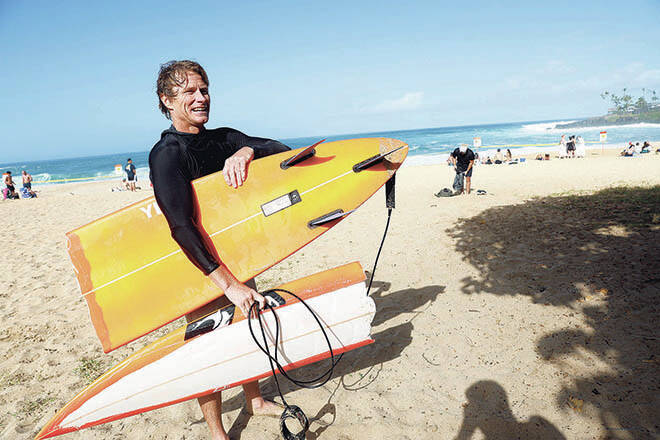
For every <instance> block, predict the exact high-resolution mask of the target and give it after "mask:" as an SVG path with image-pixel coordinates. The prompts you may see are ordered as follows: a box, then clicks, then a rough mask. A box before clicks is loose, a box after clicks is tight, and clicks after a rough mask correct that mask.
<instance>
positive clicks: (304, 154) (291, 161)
mask: <svg viewBox="0 0 660 440" xmlns="http://www.w3.org/2000/svg"><path fill="white" fill-rule="evenodd" d="M321 142H325V139H323V140H320V141H318V142H317V143H315V144H314V145H310V146H309V147H307V148H305V149H304V150H301V151H300V152H298V153H296V154H295V155H294V156H291V157H290V158H288V159H286V160H283V161H282V162H281V163H280V168H282V169H283V170H286V169H287V168H290V167H292V166H294V165H296V164H299V163H300V162H302V161H304V160H307V159H309V158H310V157H313V156H314V155H315V154H316V150H315V147H316V146H317V145H318V144H320V143H321Z"/></svg>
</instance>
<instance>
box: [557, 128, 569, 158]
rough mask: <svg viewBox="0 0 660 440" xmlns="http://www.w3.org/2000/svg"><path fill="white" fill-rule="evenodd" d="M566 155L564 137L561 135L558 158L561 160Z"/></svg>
mask: <svg viewBox="0 0 660 440" xmlns="http://www.w3.org/2000/svg"><path fill="white" fill-rule="evenodd" d="M567 155H568V151H567V146H566V135H565V134H562V135H561V139H560V140H559V158H560V159H563V158H565V157H566V156H567Z"/></svg>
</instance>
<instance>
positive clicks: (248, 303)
mask: <svg viewBox="0 0 660 440" xmlns="http://www.w3.org/2000/svg"><path fill="white" fill-rule="evenodd" d="M225 296H226V297H227V298H229V301H231V302H232V303H233V304H234V305H236V307H238V308H239V309H241V312H243V315H245V317H246V318H247V317H248V313H249V312H250V308H251V307H252V304H254V303H255V302H257V303H259V309H263V308H264V307H266V298H264V297H263V296H262V295H261V294H259V293H258V292H257V291H256V290H254V289H251V288H249V287H248V286H246V285H245V284H243V283H240V282H238V281H237V282H236V283H233V284H231V285H230V286H229V287H227V288H226V289H225ZM252 317H253V318H256V315H255V314H254V313H253V316H252Z"/></svg>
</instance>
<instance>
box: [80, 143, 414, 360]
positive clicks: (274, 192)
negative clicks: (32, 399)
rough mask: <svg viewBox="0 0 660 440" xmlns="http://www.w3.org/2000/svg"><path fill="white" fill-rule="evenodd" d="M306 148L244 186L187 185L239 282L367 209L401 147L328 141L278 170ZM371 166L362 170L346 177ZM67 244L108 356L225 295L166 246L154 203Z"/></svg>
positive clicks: (212, 179) (260, 165) (280, 157)
mask: <svg viewBox="0 0 660 440" xmlns="http://www.w3.org/2000/svg"><path fill="white" fill-rule="evenodd" d="M397 149H398V150H397ZM304 150H305V149H299V150H292V151H287V152H283V153H279V154H275V155H272V156H268V157H265V158H262V159H259V160H255V161H253V162H252V163H251V164H250V167H249V170H248V179H247V181H246V182H245V184H244V185H243V186H241V187H239V188H237V189H235V188H232V187H230V186H228V185H227V184H226V183H225V181H224V179H223V177H222V173H220V172H219V173H214V174H211V175H208V176H205V177H203V178H200V179H198V180H196V181H194V182H193V188H194V192H195V194H196V197H197V203H198V205H199V207H200V209H199V210H198V211H199V212H200V217H199V218H198V219H197V221H198V222H199V224H200V225H201V227H202V228H203V230H204V231H205V232H206V234H207V235H208V246H209V248H210V249H211V250H212V251H213V252H215V253H216V254H217V256H218V257H219V259H220V260H221V261H222V262H223V263H224V264H225V265H226V266H227V267H228V269H229V270H230V271H231V272H232V273H233V274H234V276H235V277H236V278H237V279H239V280H240V281H242V282H245V281H247V280H249V279H250V278H253V277H254V276H256V275H258V274H260V273H261V272H263V271H265V270H266V269H268V268H270V267H271V266H273V265H274V264H276V263H278V262H280V261H281V260H283V259H284V258H286V257H288V256H289V255H291V254H292V253H294V252H296V251H297V250H298V249H300V248H301V247H303V246H305V245H306V244H308V243H309V242H311V241H312V240H314V239H315V238H317V237H318V236H320V235H321V234H323V233H324V232H326V231H327V230H328V229H330V228H331V227H332V226H334V225H335V224H337V223H338V222H339V221H341V219H343V218H345V215H344V216H342V215H337V214H341V213H348V212H350V211H352V210H354V209H356V208H357V207H358V206H360V205H361V204H362V203H364V202H365V201H366V200H367V199H368V198H369V197H370V196H371V195H373V194H374V193H375V192H376V191H377V190H378V189H379V188H380V187H381V186H382V185H383V184H384V183H385V182H386V181H387V180H388V179H389V178H390V177H391V176H392V175H393V174H394V172H395V171H396V170H397V169H398V167H399V166H400V165H401V163H402V162H403V160H404V159H405V157H406V155H407V151H408V148H407V145H406V144H405V143H403V142H401V141H398V140H394V139H386V138H367V139H352V140H345V141H337V142H328V143H321V144H319V145H315V146H314V148H313V149H312V150H313V151H314V154H313V155H309V154H307V153H308V152H309V151H312V150H309V151H308V152H306V153H305V154H302V155H301V156H302V157H304V160H302V161H298V159H299V158H301V156H298V157H296V161H293V162H294V163H293V164H292V165H291V164H288V165H287V166H283V165H282V164H283V163H285V161H286V160H287V159H291V158H293V157H294V156H297V155H298V154H299V153H301V152H303V151H304ZM394 150H397V151H396V152H394V153H392V154H390V155H388V156H386V157H384V158H381V159H378V158H376V159H375V160H374V159H373V158H374V157H377V156H378V155H380V154H384V153H388V152H392V151H394ZM369 159H371V162H369V163H368V165H369V166H368V167H367V168H365V169H357V170H354V169H353V167H354V166H355V165H356V164H358V163H367V162H368V160H369ZM372 162H373V163H372ZM333 214H334V217H326V216H328V215H333ZM323 218H330V220H328V221H325V222H324V221H320V220H319V219H323ZM67 238H68V251H69V255H70V257H71V261H72V262H73V265H74V268H75V271H76V275H77V279H78V283H79V285H80V289H81V292H82V295H83V297H84V298H85V300H86V301H87V305H88V308H89V313H90V317H91V320H92V323H93V325H94V329H95V331H96V334H97V336H98V338H99V340H100V341H101V344H102V346H103V350H104V351H105V352H106V353H107V352H109V351H111V350H113V349H115V348H117V347H120V346H122V345H124V344H126V343H128V342H130V341H133V340H135V339H137V338H139V337H141V336H144V335H145V334H147V333H149V332H151V331H152V330H155V329H156V328H158V327H161V326H163V325H165V324H167V323H169V322H171V321H173V320H175V319H177V318H179V317H181V316H183V315H184V314H186V313H188V312H190V311H192V310H195V309H197V308H199V307H200V306H202V305H204V304H206V303H208V302H210V301H212V300H213V299H215V298H217V297H219V296H220V295H222V291H221V290H220V289H218V288H217V287H216V286H215V285H214V284H213V283H212V282H211V281H210V280H209V279H208V277H206V276H204V275H203V274H202V272H201V271H199V269H197V268H196V267H195V266H194V265H193V264H192V263H191V262H190V261H189V260H188V259H187V257H186V256H185V255H184V254H183V252H182V251H181V249H180V248H179V246H178V245H177V243H176V242H175V241H174V240H173V239H172V238H171V235H170V230H169V227H168V225H167V221H166V220H165V218H164V216H163V215H162V213H161V212H160V210H159V209H158V205H157V204H156V201H155V199H154V198H153V197H150V198H148V199H145V200H143V201H141V202H137V203H135V204H133V205H130V206H128V207H125V208H123V209H121V210H119V211H117V212H114V213H112V214H109V215H107V216H105V217H102V218H100V219H98V220H96V221H94V222H92V223H90V224H87V225H85V226H82V227H80V228H78V229H75V230H74V231H71V232H69V233H68V234H67Z"/></svg>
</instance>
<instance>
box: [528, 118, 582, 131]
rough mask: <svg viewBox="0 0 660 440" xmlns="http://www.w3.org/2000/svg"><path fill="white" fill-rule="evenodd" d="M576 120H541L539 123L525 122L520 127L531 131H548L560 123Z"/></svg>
mask: <svg viewBox="0 0 660 440" xmlns="http://www.w3.org/2000/svg"><path fill="white" fill-rule="evenodd" d="M573 122H576V121H556V122H541V123H539V124H525V125H523V126H522V127H521V128H520V129H521V130H522V131H526V132H530V133H548V130H552V129H554V128H555V127H556V126H557V125H558V124H572V123H573Z"/></svg>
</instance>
